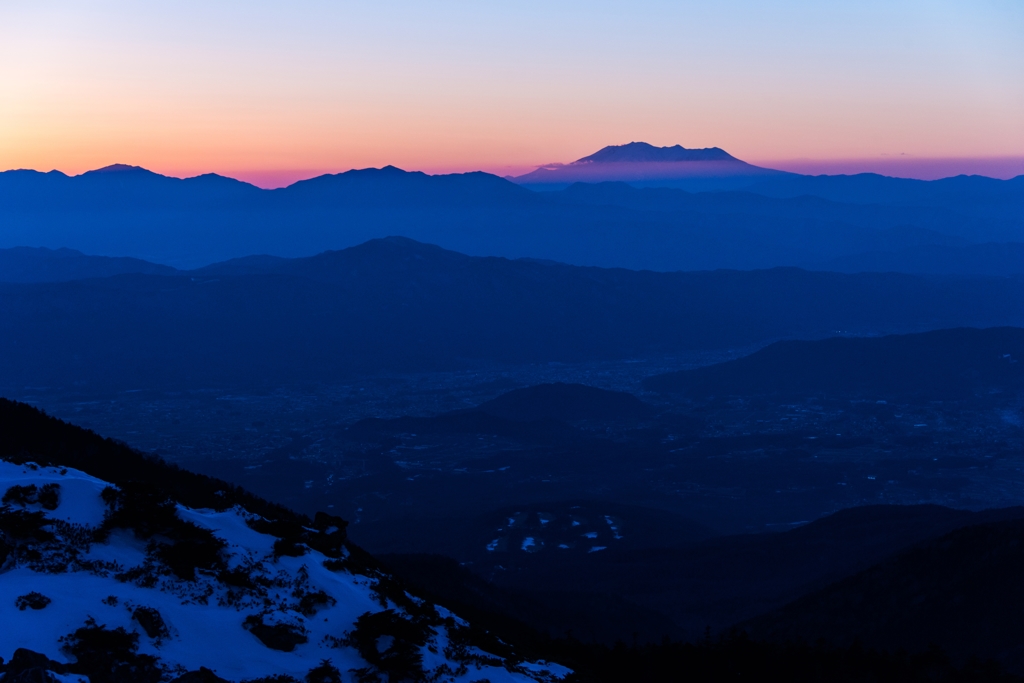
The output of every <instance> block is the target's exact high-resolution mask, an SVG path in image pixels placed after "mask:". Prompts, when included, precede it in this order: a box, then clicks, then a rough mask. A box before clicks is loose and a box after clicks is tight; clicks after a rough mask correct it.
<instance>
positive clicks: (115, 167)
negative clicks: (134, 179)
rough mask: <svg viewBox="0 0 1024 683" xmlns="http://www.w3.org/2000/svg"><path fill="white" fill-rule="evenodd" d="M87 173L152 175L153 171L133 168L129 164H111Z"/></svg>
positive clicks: (138, 167) (139, 167)
mask: <svg viewBox="0 0 1024 683" xmlns="http://www.w3.org/2000/svg"><path fill="white" fill-rule="evenodd" d="M86 172H87V173H152V171H150V170H148V169H145V168H142V167H141V166H131V165H129V164H111V165H110V166H104V167H103V168H97V169H95V170H92V171H86Z"/></svg>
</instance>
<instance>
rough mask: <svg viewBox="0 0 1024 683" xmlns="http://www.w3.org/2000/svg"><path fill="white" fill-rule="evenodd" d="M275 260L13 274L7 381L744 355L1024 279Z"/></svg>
mask: <svg viewBox="0 0 1024 683" xmlns="http://www.w3.org/2000/svg"><path fill="white" fill-rule="evenodd" d="M265 267H266V268H269V269H270V272H250V274H241V275H230V274H227V273H225V274H217V273H215V272H211V273H209V274H206V275H204V274H203V273H201V272H199V273H194V274H193V273H184V274H182V275H180V276H156V275H119V276H115V277H111V278H104V279H98V280H81V281H76V282H66V283H47V284H31V285H30V284H2V285H0V378H2V380H3V381H4V382H5V383H7V384H9V385H22V386H24V385H28V386H40V385H50V386H66V385H70V384H71V383H74V382H87V383H89V384H90V385H93V386H97V387H98V386H111V387H114V386H117V387H121V388H137V387H140V386H164V385H165V384H167V383H171V384H181V385H185V386H196V385H206V384H207V383H211V382H212V383H225V382H226V383H235V382H246V383H252V382H257V383H279V382H282V381H286V382H292V381H306V380H309V379H314V380H317V381H320V380H330V379H331V378H338V377H342V376H348V377H351V376H353V375H354V374H359V373H363V372H376V371H379V370H382V369H387V370H389V371H392V372H398V371H406V370H410V371H424V370H431V369H441V368H456V367H468V366H469V365H471V364H473V363H524V362H527V363H529V362H551V361H560V362H576V361H585V360H587V361H589V360H599V359H623V358H636V357H643V356H648V357H649V356H651V355H670V354H673V353H678V352H685V351H693V350H711V349H735V348H741V347H744V346H750V345H756V344H763V343H766V342H769V341H771V340H773V339H779V338H785V337H803V338H817V337H822V336H826V335H830V334H834V332H835V331H836V330H846V331H848V332H852V333H858V334H866V333H885V332H908V331H914V330H920V329H929V328H935V327H955V326H962V325H977V326H990V325H1008V324H1010V325H1013V324H1016V325H1024V317H1022V316H1024V288H1021V287H1020V286H1019V283H1018V282H1016V281H1014V280H1009V279H974V280H969V279H942V278H921V277H914V276H903V275H893V274H863V275H840V274H832V273H811V272H806V271H800V270H795V269H776V270H768V271H750V272H736V271H716V272H697V273H651V272H633V271H626V270H602V269H597V268H578V267H573V266H566V265H557V264H555V265H551V264H542V263H536V262H531V261H509V260H506V259H498V258H475V257H469V256H464V255H462V254H458V253H455V252H451V251H446V250H444V249H440V248H438V247H435V246H430V245H424V244H419V243H416V242H413V241H411V240H405V239H401V238H393V239H386V240H374V241H371V242H368V243H366V244H364V245H361V246H359V247H356V248H352V249H346V250H343V251H338V252H327V253H324V254H321V255H318V256H315V257H310V258H307V259H295V260H285V261H283V262H282V261H276V260H273V259H271V260H269V261H267V262H266V263H264V264H263V265H262V266H260V267H257V268H256V269H255V270H256V271H260V268H265ZM40 311H46V312H47V313H46V315H41V314H40ZM253 368H259V372H258V373H255V374H254V373H253Z"/></svg>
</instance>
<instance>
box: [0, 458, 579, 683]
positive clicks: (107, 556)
mask: <svg viewBox="0 0 1024 683" xmlns="http://www.w3.org/2000/svg"><path fill="white" fill-rule="evenodd" d="M0 493H2V494H3V505H2V506H0V657H4V658H5V659H6V660H7V661H8V663H9V666H8V673H7V674H5V675H4V676H3V677H0V681H3V680H5V679H7V678H9V679H11V680H14V679H15V676H16V675H17V671H16V669H17V668H18V667H20V668H21V669H24V667H25V666H26V664H25V662H29V661H30V660H31V659H32V658H31V656H30V655H31V653H26V652H21V653H19V654H18V656H16V657H15V656H14V655H15V652H16V651H17V650H18V649H19V648H24V649H25V650H31V651H32V652H34V653H39V654H40V655H45V658H46V659H48V660H50V661H49V662H47V663H45V667H48V668H49V669H50V671H51V672H52V673H50V674H49V675H50V676H52V677H53V678H52V679H53V680H66V681H77V680H86V679H87V678H89V679H91V683H102V681H104V680H109V681H122V680H124V681H129V680H131V681H159V680H164V681H170V680H174V679H176V678H178V677H180V676H182V675H185V676H184V678H182V680H183V681H192V680H196V681H198V680H216V678H214V677H212V676H211V674H210V672H203V673H202V674H198V673H192V674H186V672H197V670H200V669H201V668H202V667H205V668H206V669H209V670H212V672H214V673H215V674H216V676H218V677H220V678H222V679H227V680H230V681H242V680H253V679H263V678H267V677H272V676H279V678H275V679H272V680H275V681H287V680H290V679H288V678H287V676H290V677H292V678H294V679H297V680H309V681H338V680H344V681H351V680H357V681H397V680H429V681H466V682H468V681H483V680H487V681H491V682H492V683H497V682H498V681H522V682H524V683H525V682H527V681H553V680H558V679H560V678H562V677H564V676H565V675H566V674H567V673H568V672H567V670H566V669H565V668H564V667H561V666H559V665H556V664H548V663H544V662H526V661H520V660H519V659H518V658H517V657H516V656H515V654H514V653H513V651H512V649H511V648H510V647H509V646H507V645H506V644H504V643H502V642H501V641H499V640H497V639H495V638H493V637H491V636H489V635H488V634H486V633H482V632H479V631H477V630H475V629H473V628H472V627H470V625H469V624H467V623H466V622H464V621H463V620H461V619H459V618H458V617H456V616H454V615H452V614H451V613H449V612H448V611H446V610H445V609H444V608H442V607H436V606H434V605H431V604H429V603H426V602H424V601H423V600H420V599H418V598H416V597H413V596H410V595H409V594H407V593H406V592H405V591H404V590H402V589H401V588H400V587H398V586H397V584H395V582H394V581H393V580H392V579H391V578H390V577H388V576H387V575H385V574H383V573H381V572H380V571H378V570H376V569H373V568H372V567H371V566H370V565H369V564H367V563H366V562H365V560H362V559H360V558H361V555H360V554H359V553H358V551H357V549H353V548H352V547H351V546H349V545H348V544H347V542H346V541H345V540H344V522H342V521H341V520H339V519H337V518H332V517H329V516H326V515H323V516H321V515H318V516H317V519H316V522H315V523H314V526H313V527H311V528H306V527H301V528H296V527H295V526H294V525H293V526H292V527H288V526H287V525H282V524H280V523H276V522H272V521H268V520H266V519H264V518H262V517H259V516H258V515H255V514H252V513H249V512H247V511H246V510H244V509H241V508H240V507H237V506H236V507H232V508H229V509H225V510H221V511H216V510H212V509H190V508H187V507H184V506H182V505H179V504H176V503H174V502H173V501H169V500H167V499H166V497H164V496H162V495H161V494H160V493H159V492H157V491H155V490H153V489H151V488H145V487H141V486H140V487H127V486H125V487H120V488H118V487H115V486H111V485H109V484H108V483H106V482H104V481H102V480H100V479H97V478H95V477H91V476H89V475H87V474H85V473H83V472H80V471H78V470H73V469H65V468H55V467H41V466H38V465H35V464H33V463H26V464H15V463H12V462H6V461H0ZM12 657H14V660H15V662H20V663H19V664H18V667H12V666H10V664H11V659H12ZM36 659H38V660H39V662H42V661H43V660H41V659H39V658H38V657H37V658H36ZM325 661H327V662H329V663H325ZM37 663H38V662H37ZM281 676H284V677H281ZM339 676H340V677H339ZM32 680H36V679H32ZM40 680H42V679H40ZM268 680H271V679H268Z"/></svg>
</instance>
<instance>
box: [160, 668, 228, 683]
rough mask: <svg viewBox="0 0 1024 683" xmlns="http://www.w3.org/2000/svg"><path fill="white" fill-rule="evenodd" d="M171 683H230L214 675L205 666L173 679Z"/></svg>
mask: <svg viewBox="0 0 1024 683" xmlns="http://www.w3.org/2000/svg"><path fill="white" fill-rule="evenodd" d="M171 683H228V681H227V680H225V679H223V678H221V677H220V676H218V675H217V674H215V673H213V672H212V671H210V670H209V669H207V668H206V667H205V666H201V667H199V669H198V670H197V671H189V672H187V673H183V674H182V675H180V676H178V677H177V678H175V679H173V680H172V681H171Z"/></svg>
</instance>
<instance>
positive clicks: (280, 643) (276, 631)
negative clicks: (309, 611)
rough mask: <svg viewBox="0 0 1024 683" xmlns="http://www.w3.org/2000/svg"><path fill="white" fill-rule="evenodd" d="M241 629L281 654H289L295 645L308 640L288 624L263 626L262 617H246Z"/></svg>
mask: <svg viewBox="0 0 1024 683" xmlns="http://www.w3.org/2000/svg"><path fill="white" fill-rule="evenodd" d="M243 628H245V630H247V631H249V632H250V633H252V634H253V635H254V636H256V637H257V638H259V639H260V642H261V643H263V644H264V645H266V646H267V647H269V648H270V649H271V650H280V651H281V652H291V651H292V650H294V649H295V646H296V645H302V644H303V643H305V642H307V641H308V640H309V639H308V638H307V637H306V634H305V633H304V632H303V631H302V630H301V629H300V628H299V627H296V626H289V625H288V624H273V625H269V624H265V623H263V617H262V616H256V615H251V616H249V617H247V618H246V620H245V623H244V624H243Z"/></svg>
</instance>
